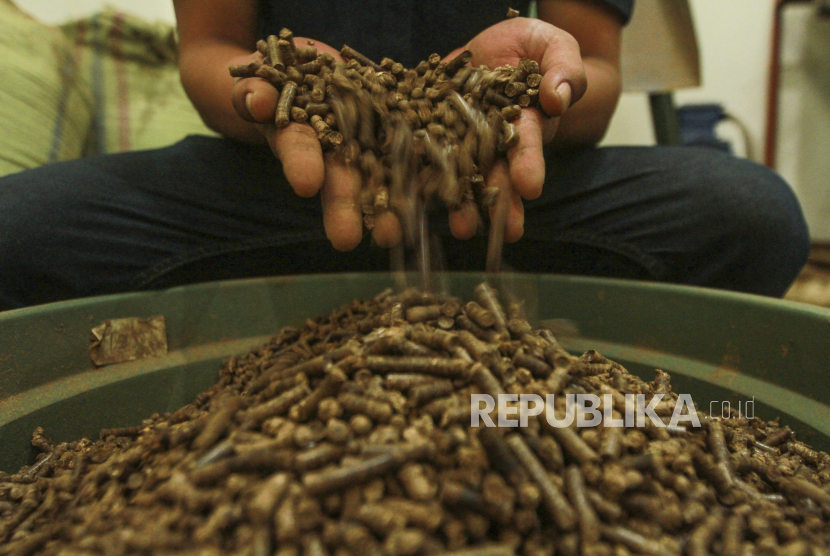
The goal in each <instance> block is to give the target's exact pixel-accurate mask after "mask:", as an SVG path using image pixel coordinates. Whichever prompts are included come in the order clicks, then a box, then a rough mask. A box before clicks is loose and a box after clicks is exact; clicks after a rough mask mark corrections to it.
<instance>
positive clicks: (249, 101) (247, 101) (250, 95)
mask: <svg viewBox="0 0 830 556" xmlns="http://www.w3.org/2000/svg"><path fill="white" fill-rule="evenodd" d="M253 97H254V93H248V94H247V95H245V107H246V108H247V109H248V114H250V115H251V117H253V115H254V110H253V108H251V104H252V100H253Z"/></svg>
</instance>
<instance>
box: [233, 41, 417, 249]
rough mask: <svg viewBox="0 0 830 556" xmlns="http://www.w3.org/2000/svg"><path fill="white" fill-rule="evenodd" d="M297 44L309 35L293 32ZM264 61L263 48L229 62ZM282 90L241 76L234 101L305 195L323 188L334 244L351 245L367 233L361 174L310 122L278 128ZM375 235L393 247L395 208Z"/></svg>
mask: <svg viewBox="0 0 830 556" xmlns="http://www.w3.org/2000/svg"><path fill="white" fill-rule="evenodd" d="M294 40H295V41H296V42H297V43H298V44H305V42H306V40H307V39H304V38H301V37H295V39H294ZM314 46H315V47H316V48H317V51H318V52H320V53H323V52H328V53H329V54H331V55H332V56H334V57H335V59H336V60H337V61H343V60H342V58H341V57H340V54H339V52H338V51H337V50H335V49H334V48H332V47H330V46H328V45H326V44H324V43H321V42H319V41H315V42H314ZM254 60H256V61H262V55H261V54H259V53H255V54H251V55H250V56H246V57H242V58H238V59H236V60H232V61H231V64H247V63H248V62H251V61H254ZM278 98H279V93H278V92H277V90H276V89H275V88H274V86H273V85H271V84H270V83H269V82H268V81H266V80H264V79H260V78H258V77H251V78H246V79H237V81H236V83H235V84H234V88H233V95H232V101H233V106H234V108H235V109H236V111H237V113H238V114H239V116H240V117H242V118H243V119H245V120H247V121H249V122H253V123H255V124H257V127H258V129H259V130H260V132H261V133H262V134H263V135H264V136H265V138H266V139H267V141H268V144H269V145H270V146H271V150H272V151H273V152H274V155H275V156H276V157H277V158H278V159H279V160H280V162H282V166H283V172H284V173H285V177H286V179H287V180H288V183H290V184H291V187H292V188H293V189H294V192H295V193H297V195H300V196H301V197H313V196H314V195H316V194H317V193H318V192H320V201H321V203H322V205H323V224H324V227H325V230H326V236H327V237H328V238H329V241H331V244H332V246H333V247H334V248H335V249H338V250H340V251H350V250H352V249H354V248H355V247H357V245H358V244H359V243H360V241H361V239H362V238H363V215H362V213H361V206H360V190H361V175H360V170H358V169H357V167H355V166H349V165H346V164H343V163H342V162H340V161H339V160H337V158H336V157H335V156H334V154H333V153H327V154H325V155H324V154H323V150H322V148H321V146H320V141H318V140H317V135H316V134H315V133H314V130H313V129H312V128H311V126H310V125H307V124H298V123H290V124H288V126H286V127H284V128H282V129H277V127H276V125H274V118H275V116H276V109H277V100H278ZM372 233H373V237H374V238H375V241H377V243H378V244H379V245H381V246H384V247H389V246H392V245H394V244H396V243H398V241H400V234H401V232H400V226H399V225H398V221H397V219H396V218H395V217H394V216H393V215H392V214H391V213H389V214H384V215H382V216H380V217H378V218H377V221H376V225H375V228H374V230H373V231H372Z"/></svg>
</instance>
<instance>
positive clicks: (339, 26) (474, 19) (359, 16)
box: [260, 0, 634, 67]
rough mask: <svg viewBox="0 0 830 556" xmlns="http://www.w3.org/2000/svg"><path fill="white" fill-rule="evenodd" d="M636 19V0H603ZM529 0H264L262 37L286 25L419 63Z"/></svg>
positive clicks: (332, 42) (374, 54)
mask: <svg viewBox="0 0 830 556" xmlns="http://www.w3.org/2000/svg"><path fill="white" fill-rule="evenodd" d="M600 1H602V2H604V3H605V4H607V5H608V6H609V7H610V8H611V9H613V10H614V11H616V12H617V13H618V14H620V17H621V18H622V21H623V22H627V21H628V19H629V18H630V17H631V11H632V8H633V4H634V0H600ZM529 4H530V1H529V0H461V1H459V0H443V1H439V2H429V1H423V0H421V1H418V0H363V1H361V2H355V1H354V0H262V2H261V5H260V9H261V12H260V25H261V26H260V37H261V38H265V37H266V36H268V35H274V34H277V33H278V32H279V30H280V29H282V28H283V27H287V28H288V29H291V31H292V32H293V33H294V35H295V36H298V37H308V38H311V39H316V40H319V41H322V42H324V43H326V44H328V45H329V46H332V47H334V48H337V49H339V48H340V47H341V46H343V45H344V44H348V45H349V46H351V47H353V48H354V49H356V50H357V51H358V52H360V53H361V54H364V55H365V56H368V57H369V58H370V59H372V60H374V61H376V62H377V61H379V60H380V59H381V58H382V57H384V56H387V57H389V58H392V59H393V60H395V61H396V62H401V63H402V64H404V66H406V67H414V66H415V65H416V64H417V63H418V62H419V61H421V60H425V59H426V58H427V57H428V56H429V55H430V54H432V53H433V52H437V53H439V54H441V55H442V56H443V55H446V54H449V53H450V52H451V51H453V50H455V49H456V48H458V47H459V46H463V45H464V44H466V43H467V42H468V41H469V40H470V39H472V38H473V37H474V36H476V35H477V34H478V33H479V32H481V31H482V30H484V29H486V28H487V27H489V26H491V25H494V24H496V23H498V22H499V21H502V20H503V19H504V18H505V15H506V14H507V9H508V8H510V7H512V8H515V9H517V10H519V11H520V12H521V13H522V14H527V11H528V7H529Z"/></svg>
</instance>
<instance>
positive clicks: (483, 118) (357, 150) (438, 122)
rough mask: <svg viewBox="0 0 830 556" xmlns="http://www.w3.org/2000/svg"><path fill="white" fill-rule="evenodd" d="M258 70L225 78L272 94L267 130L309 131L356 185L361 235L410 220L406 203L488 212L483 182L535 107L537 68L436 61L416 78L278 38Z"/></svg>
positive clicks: (265, 46)
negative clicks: (347, 168) (259, 85)
mask: <svg viewBox="0 0 830 556" xmlns="http://www.w3.org/2000/svg"><path fill="white" fill-rule="evenodd" d="M257 49H258V50H259V52H260V53H261V54H262V56H263V58H264V59H263V61H262V62H252V63H250V64H246V65H237V66H231V67H230V68H229V69H230V74H231V76H233V77H240V78H244V77H261V78H263V79H266V80H267V81H269V82H270V83H271V84H272V85H274V87H275V88H276V89H277V91H278V92H279V100H278V104H277V112H276V119H275V122H274V123H275V125H276V126H277V127H278V128H283V127H285V126H287V125H288V124H289V123H291V122H296V123H308V124H309V125H311V126H312V127H313V128H314V131H315V132H316V134H317V138H318V139H319V140H320V143H321V145H322V148H323V149H324V150H327V151H328V150H333V151H336V152H337V153H338V154H339V156H340V158H341V160H343V161H345V162H348V163H353V164H355V165H356V167H357V168H359V169H360V171H361V174H362V177H363V181H362V183H363V192H362V201H361V205H362V212H363V223H364V227H365V228H366V229H368V230H371V229H373V228H374V223H375V219H376V217H377V216H378V215H379V214H380V213H382V212H384V211H386V210H391V211H393V212H395V213H396V214H397V215H398V216H399V217H400V218H401V219H402V221H405V222H407V221H410V220H411V219H412V218H413V216H412V214H410V212H411V211H412V210H413V208H412V207H413V203H415V202H416V201H417V202H425V203H429V202H430V201H431V200H432V199H436V200H440V201H442V202H443V203H444V204H446V206H447V207H449V208H450V209H456V208H458V207H460V206H461V204H462V203H465V202H475V203H476V204H477V205H478V206H479V207H480V208H482V209H483V211H482V213H483V214H484V215H486V214H487V213H488V211H487V209H489V208H490V207H492V206H494V205H495V203H496V200H497V197H498V194H499V190H498V188H495V187H488V186H487V185H486V183H487V182H486V180H485V178H486V176H487V174H488V172H489V171H490V169H491V168H492V166H493V164H494V162H495V161H496V159H497V158H498V157H499V156H504V153H505V152H506V151H507V150H508V149H510V148H511V147H513V146H514V145H516V144H517V143H518V140H519V136H518V133H517V132H516V129H515V127H514V125H513V124H512V123H511V122H513V121H515V120H516V119H517V118H518V117H519V116H520V115H521V110H522V108H528V107H535V106H537V105H538V98H539V89H538V87H539V84H540V83H541V80H542V76H541V74H539V64H538V63H537V62H535V61H533V60H529V59H524V60H521V61H520V62H519V64H518V66H517V67H513V66H503V67H498V68H494V69H489V68H487V67H485V66H481V67H476V68H473V67H469V66H467V64H468V63H469V62H470V60H471V58H472V53H471V52H470V51H464V52H462V53H460V54H459V55H458V56H456V57H455V58H453V59H452V60H449V61H447V62H442V61H441V57H440V56H439V55H437V54H433V55H432V56H430V58H429V60H425V61H422V62H421V63H419V64H418V65H417V66H416V67H415V68H414V69H405V68H404V67H403V66H402V65H401V64H400V63H397V62H395V61H394V60H391V59H389V58H384V59H382V60H381V61H380V62H379V63H376V62H374V61H372V60H370V59H368V58H366V57H365V56H363V55H362V54H360V53H359V52H357V51H356V50H355V49H353V48H351V47H350V46H348V45H344V46H343V48H342V49H341V51H340V54H341V55H342V57H343V58H345V59H346V60H347V61H348V62H347V63H345V64H343V63H336V62H335V60H334V57H333V56H331V55H330V54H328V53H322V54H318V53H317V50H316V48H310V47H306V46H301V45H297V44H295V42H294V38H293V34H292V33H291V32H290V31H289V30H287V29H283V31H282V32H281V33H280V35H279V36H270V37H268V39H267V40H265V41H262V40H261V41H259V44H258V45H257Z"/></svg>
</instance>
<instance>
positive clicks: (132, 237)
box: [0, 137, 809, 309]
mask: <svg viewBox="0 0 830 556" xmlns="http://www.w3.org/2000/svg"><path fill="white" fill-rule="evenodd" d="M0 212H2V214H0V218H2V221H3V233H2V234H0V263H2V267H0V268H2V270H0V309H8V308H13V307H19V306H25V305H32V304H37V303H44V302H48V301H55V300H59V299H67V298H73V297H82V296H88V295H96V294H103V293H114V292H121V291H131V290H140V289H147V288H158V287H167V286H173V285H178V284H186V283H192V282H200V281H206V280H213V279H224V278H237V277H249V276H264V275H273V274H296V273H309V272H338V271H346V270H353V271H359V270H386V269H388V268H389V256H388V252H387V251H386V250H383V249H380V248H378V247H375V246H372V245H371V241H370V239H369V238H368V237H367V238H366V239H365V240H364V242H363V243H362V244H361V245H360V246H359V247H358V248H357V249H356V250H355V251H352V252H349V253H341V252H338V251H335V250H334V249H332V248H331V247H330V246H329V245H328V242H327V241H326V239H325V234H324V232H323V227H322V217H321V213H320V207H319V199H318V198H311V199H303V198H300V197H298V196H296V195H295V194H294V193H293V192H292V191H291V189H290V188H289V187H288V184H287V183H286V182H285V179H284V178H283V176H282V172H281V169H280V165H279V163H278V162H277V161H276V160H275V159H274V157H273V155H271V153H270V152H269V151H268V150H266V149H257V148H251V147H248V146H244V145H239V144H235V143H232V142H230V141H226V140H222V139H215V138H209V137H190V138H188V139H186V140H184V141H182V142H181V143H179V144H177V145H174V146H172V147H169V148H166V149H161V150H157V151H144V152H134V153H125V154H120V155H110V156H105V157H95V158H88V159H81V160H76V161H71V162H67V163H61V164H54V165H50V166H44V167H42V168H38V169H35V170H30V171H27V172H21V173H19V174H14V175H11V176H7V177H5V178H2V179H0ZM432 229H433V230H435V231H436V233H438V234H439V235H441V237H442V241H441V245H440V248H438V247H439V246H436V249H435V250H434V251H440V252H441V253H442V254H443V256H444V258H445V265H446V268H449V269H463V270H482V269H483V267H484V252H485V243H486V237H485V236H484V235H480V236H477V237H476V238H474V239H473V240H469V241H464V242H462V241H458V240H454V239H452V238H450V237H449V236H448V234H447V232H446V225H445V217H444V216H443V215H441V214H436V215H434V218H433V225H432ZM808 243H809V242H808V239H807V232H806V227H805V225H804V222H803V218H802V217H801V213H800V209H799V208H798V205H797V202H796V201H795V199H794V197H793V195H792V193H791V192H790V190H789V187H788V186H787V185H786V184H785V183H784V182H783V181H781V180H780V179H779V178H778V177H777V176H775V174H773V173H772V172H770V171H769V170H766V169H765V168H763V167H761V166H758V165H755V164H752V163H749V162H746V161H742V160H739V159H736V158H734V157H731V156H729V155H725V154H722V153H719V152H716V151H709V150H702V149H690V148H684V147H679V148H651V147H642V148H602V149H588V150H581V151H573V152H568V153H559V154H552V153H551V154H549V156H548V181H547V184H546V186H545V191H544V193H543V195H542V197H541V198H540V199H537V200H535V201H531V202H527V203H526V225H525V236H524V238H523V239H522V240H520V241H519V242H518V243H516V244H511V245H507V246H505V250H504V259H505V263H506V266H509V267H510V268H513V269H516V270H521V271H529V272H567V273H577V274H593V275H605V276H616V277H623V278H642V279H652V280H664V281H670V282H678V283H689V284H697V285H704V286H712V287H722V288H728V289H736V290H742V291H750V292H755V293H761V294H767V295H780V294H782V293H783V291H784V289H785V288H786V287H787V286H788V285H789V283H790V282H791V281H792V279H793V278H794V277H795V275H796V273H797V272H798V270H799V269H800V268H801V266H802V265H803V264H804V262H805V260H806V256H807V249H808Z"/></svg>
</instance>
